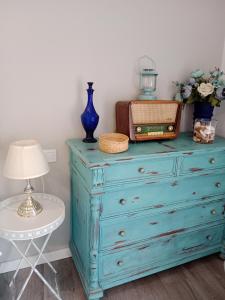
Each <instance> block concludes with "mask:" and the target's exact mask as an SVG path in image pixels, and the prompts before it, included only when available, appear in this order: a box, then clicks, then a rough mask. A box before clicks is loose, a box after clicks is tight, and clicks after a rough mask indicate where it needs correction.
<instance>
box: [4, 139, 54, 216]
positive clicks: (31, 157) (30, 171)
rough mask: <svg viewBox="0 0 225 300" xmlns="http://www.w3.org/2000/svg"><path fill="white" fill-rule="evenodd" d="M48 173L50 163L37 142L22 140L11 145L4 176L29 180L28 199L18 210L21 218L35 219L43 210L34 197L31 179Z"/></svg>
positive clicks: (26, 190) (25, 191)
mask: <svg viewBox="0 0 225 300" xmlns="http://www.w3.org/2000/svg"><path fill="white" fill-rule="evenodd" d="M48 171H49V166H48V162H47V160H46V158H45V156H44V153H43V151H42V148H41V145H40V144H39V143H38V142H37V141H35V140H20V141H16V142H13V143H12V144H10V146H9V150H8V154H7V158H6V161H5V165H4V170H3V174H4V176H5V177H7V178H11V179H23V180H27V186H26V188H25V189H24V193H25V195H26V199H25V201H24V202H22V203H21V204H20V206H19V208H18V210H17V213H18V214H19V215H20V216H22V217H34V216H36V215H38V214H39V213H40V212H41V211H42V210H43V208H42V206H41V204H40V203H39V202H38V201H36V200H35V199H33V197H32V192H33V187H32V186H31V183H30V179H32V178H37V177H40V176H43V175H45V174H46V173H48Z"/></svg>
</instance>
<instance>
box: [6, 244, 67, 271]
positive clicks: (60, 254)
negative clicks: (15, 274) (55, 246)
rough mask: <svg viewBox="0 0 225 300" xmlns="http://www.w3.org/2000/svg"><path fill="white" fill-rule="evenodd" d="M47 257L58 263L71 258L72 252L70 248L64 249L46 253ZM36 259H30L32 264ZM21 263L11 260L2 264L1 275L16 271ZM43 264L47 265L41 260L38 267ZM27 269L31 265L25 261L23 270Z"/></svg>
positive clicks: (33, 257)
mask: <svg viewBox="0 0 225 300" xmlns="http://www.w3.org/2000/svg"><path fill="white" fill-rule="evenodd" d="M45 256H46V257H47V259H48V260H49V261H56V260H59V259H63V258H67V257H71V252H70V249H69V248H64V249H60V250H57V251H52V252H46V253H45ZM34 259H35V256H31V257H29V260H31V261H32V262H33V261H34ZM19 262H20V260H19V259H16V260H11V261H7V262H3V263H0V274H1V273H6V272H11V271H15V270H16V268H17V266H18V264H19ZM43 263H45V261H44V260H43V258H42V259H40V261H39V263H38V265H40V264H43ZM27 267H29V265H28V264H27V263H26V262H25V261H23V263H22V265H21V269H23V268H27Z"/></svg>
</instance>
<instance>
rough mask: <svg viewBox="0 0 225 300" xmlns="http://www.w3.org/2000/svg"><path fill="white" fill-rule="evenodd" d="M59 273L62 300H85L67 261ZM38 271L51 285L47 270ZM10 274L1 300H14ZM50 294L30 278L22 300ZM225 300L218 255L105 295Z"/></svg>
mask: <svg viewBox="0 0 225 300" xmlns="http://www.w3.org/2000/svg"><path fill="white" fill-rule="evenodd" d="M53 264H54V266H55V267H56V269H57V270H58V271H59V275H58V284H59V288H60V291H61V297H62V299H63V300H72V299H73V300H85V296H84V293H83V289H82V286H81V282H80V279H79V277H78V274H77V271H76V269H75V268H74V265H73V263H72V260H71V259H70V258H67V259H64V260H59V261H57V262H54V263H53ZM38 268H39V270H40V271H41V272H42V274H44V276H46V277H47V278H48V280H49V282H50V283H52V285H54V276H52V275H51V274H52V273H51V271H50V270H49V267H48V266H46V265H40V266H39V267H38ZM28 272H29V270H28V269H24V270H22V271H21V272H20V274H19V277H18V279H17V282H16V289H19V288H20V287H21V284H22V283H23V280H24V278H25V277H26V275H27V274H28ZM11 276H12V273H6V274H0V299H1V300H10V299H13V296H12V291H10V290H9V288H8V285H7V283H8V282H9V279H10V278H11ZM54 299H55V298H54V296H52V294H51V292H49V291H48V289H47V288H46V287H44V286H43V284H42V282H41V281H40V280H39V278H37V276H36V275H33V277H32V279H31V281H30V282H29V284H28V286H27V289H26V290H25V292H24V294H23V296H22V298H21V300H54ZM137 299H138V300H170V299H171V300H192V299H197V300H225V272H224V267H223V261H222V260H220V259H219V258H218V256H217V255H212V256H209V257H207V258H203V259H200V260H196V261H193V262H191V263H188V264H185V265H183V266H180V267H177V268H173V269H170V270H167V271H164V272H161V273H158V274H156V275H152V276H148V277H145V278H142V279H139V280H136V281H134V282H131V283H128V284H124V285H121V286H118V287H115V288H112V289H109V290H107V291H106V292H105V296H104V300H137Z"/></svg>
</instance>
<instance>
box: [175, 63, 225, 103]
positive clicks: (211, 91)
mask: <svg viewBox="0 0 225 300" xmlns="http://www.w3.org/2000/svg"><path fill="white" fill-rule="evenodd" d="M223 76H224V72H223V71H221V70H220V69H219V68H215V70H213V71H210V72H209V73H204V72H203V71H201V70H199V69H198V70H196V71H194V72H192V73H191V77H190V78H189V79H188V80H187V81H185V82H181V83H180V82H178V81H177V82H175V85H176V87H177V94H176V96H175V100H179V101H182V102H184V103H194V102H209V103H210V104H211V105H212V106H220V102H221V101H222V100H225V80H224V79H222V77H223Z"/></svg>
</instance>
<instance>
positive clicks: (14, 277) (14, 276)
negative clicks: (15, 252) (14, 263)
mask: <svg viewBox="0 0 225 300" xmlns="http://www.w3.org/2000/svg"><path fill="white" fill-rule="evenodd" d="M11 242H12V241H11ZM12 244H13V243H12ZM31 244H32V240H31V241H30V242H29V244H28V246H27V248H26V250H25V253H24V255H25V256H26V255H27V253H28V251H29V249H30V246H31ZM13 245H14V244H13ZM23 260H24V258H23V257H22V258H21V260H20V262H19V264H18V267H17V269H16V271H15V273H14V275H13V277H12V279H11V281H10V283H9V286H10V287H11V286H12V284H13V281H14V280H15V279H16V276H17V274H18V272H19V270H20V267H21V264H22V262H23Z"/></svg>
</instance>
